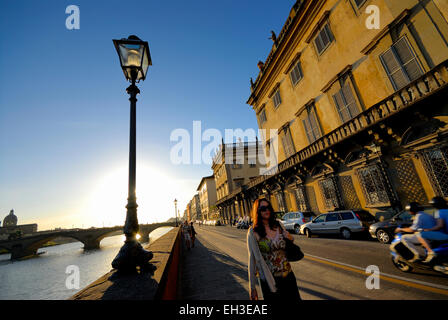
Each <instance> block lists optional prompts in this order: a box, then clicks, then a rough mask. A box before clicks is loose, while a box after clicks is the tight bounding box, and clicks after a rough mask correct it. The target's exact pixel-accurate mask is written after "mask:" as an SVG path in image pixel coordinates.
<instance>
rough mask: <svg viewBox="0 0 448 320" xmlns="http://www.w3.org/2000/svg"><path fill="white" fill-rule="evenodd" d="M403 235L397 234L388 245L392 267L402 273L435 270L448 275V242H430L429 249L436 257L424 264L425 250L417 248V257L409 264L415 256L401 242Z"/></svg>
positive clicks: (421, 247)
mask: <svg viewBox="0 0 448 320" xmlns="http://www.w3.org/2000/svg"><path fill="white" fill-rule="evenodd" d="M403 235H404V234H402V233H397V234H396V235H395V238H394V240H392V242H391V244H390V254H391V256H392V263H393V264H394V266H395V267H396V268H397V269H398V270H400V271H402V272H412V271H413V270H414V269H423V270H435V271H437V272H440V273H443V274H445V275H448V242H447V241H444V242H441V241H431V244H430V245H431V248H432V249H433V251H434V252H435V253H436V257H435V258H433V259H432V260H431V261H430V262H429V263H424V262H423V261H422V260H424V259H425V257H426V254H427V250H426V249H425V248H424V247H423V246H418V247H417V251H418V252H419V257H423V258H422V259H417V260H415V261H414V262H409V261H410V260H413V259H415V258H416V257H415V254H414V252H412V251H411V250H410V249H409V248H408V247H407V246H406V245H405V244H404V243H403V242H402V237H403Z"/></svg>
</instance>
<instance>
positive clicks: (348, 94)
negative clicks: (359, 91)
mask: <svg viewBox="0 0 448 320" xmlns="http://www.w3.org/2000/svg"><path fill="white" fill-rule="evenodd" d="M342 93H343V94H344V98H345V102H346V105H347V109H348V111H349V112H350V119H352V118H353V117H355V116H357V115H358V114H359V109H358V107H357V105H356V100H355V97H354V96H353V93H352V89H351V88H350V84H349V83H348V82H346V83H345V85H344V86H343V87H342Z"/></svg>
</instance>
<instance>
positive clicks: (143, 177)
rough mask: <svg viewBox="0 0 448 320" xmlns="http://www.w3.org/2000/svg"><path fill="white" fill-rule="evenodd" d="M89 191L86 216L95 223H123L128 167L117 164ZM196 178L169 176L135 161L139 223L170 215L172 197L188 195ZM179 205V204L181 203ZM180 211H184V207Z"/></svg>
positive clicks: (155, 220) (99, 224)
mask: <svg viewBox="0 0 448 320" xmlns="http://www.w3.org/2000/svg"><path fill="white" fill-rule="evenodd" d="M98 181H99V182H98V184H97V185H96V186H95V187H94V190H93V191H92V193H91V196H90V200H89V204H88V207H87V209H86V211H85V213H84V214H85V218H86V219H88V220H90V221H92V225H94V226H98V227H100V226H103V225H104V226H105V227H107V226H115V225H123V224H124V221H125V219H126V204H127V196H128V168H127V167H122V168H116V169H113V170H111V171H110V172H108V173H107V174H105V175H103V176H102V177H100V179H98ZM195 183H196V182H193V183H192V182H189V181H185V180H179V179H175V178H172V177H171V176H170V175H168V174H167V173H166V172H164V171H163V170H162V169H161V168H157V167H155V166H149V165H138V164H137V188H136V194H137V204H138V209H137V212H138V220H139V223H142V224H143V223H155V222H164V221H166V220H168V219H169V218H171V217H173V216H174V214H175V212H174V204H173V200H174V198H177V199H182V198H185V200H186V201H189V200H190V199H189V198H191V196H192V195H191V190H192V187H194V188H195V187H196V186H195ZM180 205H181V204H180ZM180 205H179V207H178V208H179V209H181V214H183V208H181V207H180Z"/></svg>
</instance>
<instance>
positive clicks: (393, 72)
mask: <svg viewBox="0 0 448 320" xmlns="http://www.w3.org/2000/svg"><path fill="white" fill-rule="evenodd" d="M381 60H382V62H383V64H384V68H385V69H386V72H387V74H388V75H389V77H390V79H391V80H392V83H393V85H394V87H395V90H398V89H401V88H403V87H404V86H406V85H407V84H408V83H409V79H408V77H407V76H406V74H405V73H404V72H403V69H402V68H401V65H400V62H399V61H398V59H397V57H396V56H395V53H394V51H393V48H390V49H388V50H387V51H386V52H384V53H383V54H382V55H381Z"/></svg>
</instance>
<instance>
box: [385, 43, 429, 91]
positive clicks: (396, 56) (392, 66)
mask: <svg viewBox="0 0 448 320" xmlns="http://www.w3.org/2000/svg"><path fill="white" fill-rule="evenodd" d="M380 59H381V62H382V63H383V66H384V69H385V70H386V72H387V75H388V76H389V79H390V81H391V82H392V85H393V86H394V89H395V90H399V89H401V88H403V87H404V86H406V85H408V84H409V83H410V82H412V81H414V80H416V79H418V78H419V77H421V76H422V75H423V71H422V68H421V67H420V64H419V63H418V60H417V57H416V56H415V54H414V52H413V50H412V48H411V46H410V44H409V42H408V40H407V39H406V37H402V38H401V39H400V40H398V41H397V42H396V43H395V44H393V45H392V47H391V48H390V49H389V50H387V51H386V52H384V53H383V54H382V55H381V56H380Z"/></svg>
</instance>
